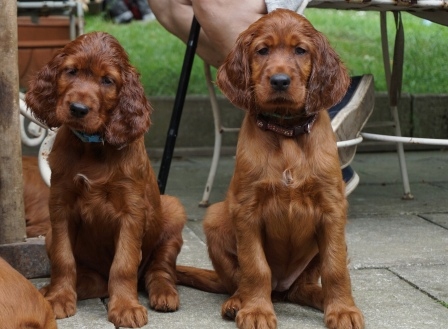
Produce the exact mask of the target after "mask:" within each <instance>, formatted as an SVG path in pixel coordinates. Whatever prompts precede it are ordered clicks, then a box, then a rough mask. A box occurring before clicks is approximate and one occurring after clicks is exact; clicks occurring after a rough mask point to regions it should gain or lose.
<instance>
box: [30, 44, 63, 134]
mask: <svg viewBox="0 0 448 329" xmlns="http://www.w3.org/2000/svg"><path fill="white" fill-rule="evenodd" d="M65 56H66V54H65V53H64V52H63V50H62V49H61V50H58V51H57V52H56V54H55V55H54V57H53V58H52V59H51V60H50V61H49V62H48V63H47V64H46V65H45V66H44V67H43V68H42V69H41V70H40V71H39V72H37V73H36V75H34V76H33V77H32V78H31V80H30V87H29V89H28V91H27V93H26V95H25V102H26V104H27V105H28V107H29V108H30V109H31V110H32V111H33V113H34V115H35V116H36V118H37V119H39V120H40V121H41V122H43V123H44V124H46V125H47V126H48V127H50V128H54V127H59V126H60V125H61V124H62V123H61V122H60V121H59V120H58V119H57V117H56V105H57V101H58V94H57V91H58V88H57V85H58V83H57V81H58V78H59V67H60V66H61V64H62V62H63V61H64V57H65Z"/></svg>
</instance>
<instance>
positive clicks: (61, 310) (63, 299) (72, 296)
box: [39, 284, 76, 319]
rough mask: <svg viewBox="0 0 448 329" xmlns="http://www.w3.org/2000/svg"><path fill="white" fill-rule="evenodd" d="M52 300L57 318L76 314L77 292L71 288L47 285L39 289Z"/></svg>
mask: <svg viewBox="0 0 448 329" xmlns="http://www.w3.org/2000/svg"><path fill="white" fill-rule="evenodd" d="M39 291H40V292H41V294H42V295H44V297H45V299H46V300H48V301H49V302H50V305H51V307H52V308H53V313H54V315H55V316H56V319H64V318H68V317H70V316H73V315H75V314H76V292H75V291H74V290H73V289H69V288H58V287H55V286H52V285H51V284H50V285H47V286H45V287H43V288H41V289H40V290H39Z"/></svg>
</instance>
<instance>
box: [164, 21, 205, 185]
mask: <svg viewBox="0 0 448 329" xmlns="http://www.w3.org/2000/svg"><path fill="white" fill-rule="evenodd" d="M200 30H201V26H200V25H199V22H198V21H197V19H196V17H194V16H193V22H192V23H191V29H190V35H189V37H188V42H187V50H186V51H185V57H184V63H183V65H182V71H181V73H180V79H179V85H178V87H177V93H176V98H175V99H174V108H173V113H172V114H171V121H170V126H169V128H168V135H167V138H166V142H165V149H164V150H163V156H162V162H161V163H160V170H159V177H158V184H159V190H160V193H161V194H164V193H165V187H166V182H167V180H168V174H169V172H170V165H171V159H172V157H173V152H174V146H175V145H176V138H177V132H178V130H179V123H180V118H181V116H182V110H183V107H184V103H185V96H186V94H187V89H188V83H189V81H190V73H191V68H192V66H193V60H194V55H195V53H196V46H197V44H198V38H199V31H200Z"/></svg>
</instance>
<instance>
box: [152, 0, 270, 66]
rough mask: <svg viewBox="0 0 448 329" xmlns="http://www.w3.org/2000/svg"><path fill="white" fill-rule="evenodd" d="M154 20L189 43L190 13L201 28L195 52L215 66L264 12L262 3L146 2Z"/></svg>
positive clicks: (220, 0)
mask: <svg viewBox="0 0 448 329" xmlns="http://www.w3.org/2000/svg"><path fill="white" fill-rule="evenodd" d="M148 2H149V5H150V7H151V10H152V11H153V12H154V14H155V16H156V17H157V20H158V21H159V22H160V24H162V25H163V27H165V28H166V29H167V30H168V31H169V32H171V33H172V34H174V35H175V36H177V37H178V38H179V39H181V40H182V41H183V42H185V43H186V42H187V41H188V36H189V33H190V27H191V22H192V20H193V14H194V15H195V16H196V18H197V20H198V22H199V24H200V25H201V34H200V36H199V43H198V47H197V49H196V52H197V54H198V55H199V57H201V58H202V59H203V60H204V61H205V62H206V63H208V64H210V65H212V66H215V67H218V66H219V65H221V64H222V62H223V61H224V59H225V57H226V56H227V54H228V53H229V52H230V50H231V48H232V47H233V44H234V43H235V40H236V39H237V37H238V35H239V34H240V33H241V32H242V31H243V30H245V29H246V28H247V27H248V26H249V25H250V24H251V23H253V22H255V21H256V20H257V19H258V18H260V17H261V16H262V15H263V14H265V13H266V6H265V3H264V1H263V0H247V1H240V0H227V1H223V0H216V1H206V0H168V1H157V0H148Z"/></svg>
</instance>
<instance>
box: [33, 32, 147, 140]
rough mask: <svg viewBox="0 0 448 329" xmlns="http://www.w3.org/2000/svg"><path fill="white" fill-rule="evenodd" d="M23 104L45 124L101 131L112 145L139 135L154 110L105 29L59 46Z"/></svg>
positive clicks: (133, 72)
mask: <svg viewBox="0 0 448 329" xmlns="http://www.w3.org/2000/svg"><path fill="white" fill-rule="evenodd" d="M26 103H27V105H28V106H29V107H30V109H31V110H32V111H33V112H34V114H35V116H36V117H37V118H38V119H39V120H41V121H42V122H44V123H45V124H46V125H48V126H49V127H59V126H61V125H67V126H69V127H70V128H72V129H75V130H78V131H82V132H84V133H86V134H99V135H101V136H102V137H103V138H104V140H105V141H106V142H108V143H110V144H112V145H123V144H128V143H130V142H132V141H134V140H135V139H137V138H138V137H140V136H141V135H143V134H144V133H145V132H146V130H147V129H148V128H149V125H150V117H149V116H150V113H151V111H152V108H151V106H150V104H149V102H148V100H147V98H146V97H145V94H144V90H143V87H142V85H141V83H140V81H139V75H138V73H137V72H136V70H135V68H134V67H133V66H132V65H131V64H130V62H129V58H128V56H127V54H126V52H125V50H124V49H123V47H122V46H121V45H120V44H119V42H118V41H117V40H116V39H115V38H114V37H113V36H111V35H109V34H107V33H103V32H92V33H88V34H84V35H82V36H80V37H78V38H77V39H75V40H74V41H72V42H70V43H68V44H67V45H66V46H65V47H64V48H63V49H61V50H59V51H58V52H57V53H56V54H55V56H54V57H53V58H52V59H51V60H50V61H49V63H48V64H47V65H45V66H44V67H43V68H42V69H41V70H40V71H39V72H38V73H37V75H36V76H34V78H33V79H32V80H31V82H30V89H29V90H28V92H27V94H26Z"/></svg>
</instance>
